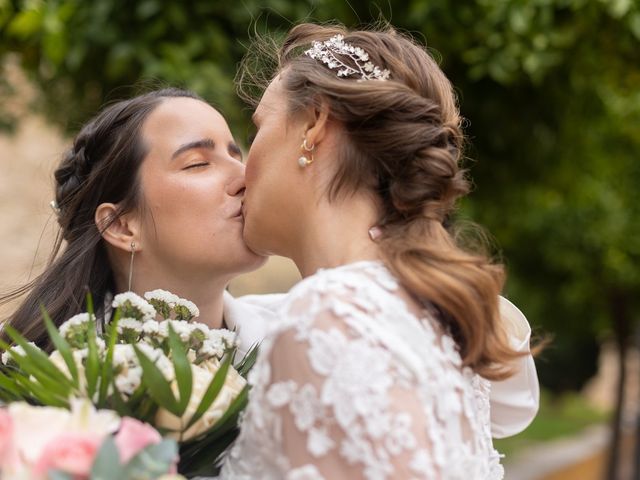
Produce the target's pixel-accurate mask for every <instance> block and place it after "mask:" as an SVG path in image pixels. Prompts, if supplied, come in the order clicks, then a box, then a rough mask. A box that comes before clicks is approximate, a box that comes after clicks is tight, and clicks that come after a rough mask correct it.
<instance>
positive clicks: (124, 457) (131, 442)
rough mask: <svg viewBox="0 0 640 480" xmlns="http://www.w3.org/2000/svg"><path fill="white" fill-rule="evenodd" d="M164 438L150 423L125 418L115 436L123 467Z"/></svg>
mask: <svg viewBox="0 0 640 480" xmlns="http://www.w3.org/2000/svg"><path fill="white" fill-rule="evenodd" d="M161 441H162V437H161V436H160V434H159V433H158V431H157V430H156V429H155V428H153V427H152V426H151V425H149V424H148V423H143V422H140V421H138V420H136V419H135V418H130V417H124V418H123V419H122V421H121V423H120V430H119V431H118V433H117V434H116V436H115V442H116V446H117V447H118V452H119V453H120V461H121V462H122V464H123V465H126V464H127V463H129V460H131V459H132V458H133V457H135V456H136V455H137V454H138V452H140V451H141V450H142V449H144V448H145V447H147V446H149V445H153V444H156V443H160V442H161Z"/></svg>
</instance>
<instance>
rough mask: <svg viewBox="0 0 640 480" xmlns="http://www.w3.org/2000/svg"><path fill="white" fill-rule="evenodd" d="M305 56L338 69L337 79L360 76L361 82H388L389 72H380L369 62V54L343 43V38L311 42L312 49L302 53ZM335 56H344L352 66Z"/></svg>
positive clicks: (339, 36) (334, 37)
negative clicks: (350, 61)
mask: <svg viewBox="0 0 640 480" xmlns="http://www.w3.org/2000/svg"><path fill="white" fill-rule="evenodd" d="M304 54H305V55H307V56H309V57H311V58H313V59H314V60H319V61H321V62H322V63H324V64H325V65H327V67H329V68H330V69H331V70H335V69H338V76H339V77H348V76H350V75H360V78H359V79H358V81H362V80H388V79H389V75H390V74H391V72H389V70H387V69H384V70H382V69H381V68H380V67H378V66H377V65H374V64H373V63H371V62H370V61H369V54H368V53H367V52H365V51H364V50H363V49H362V48H360V47H354V46H353V45H351V44H349V43H346V42H345V41H344V36H342V35H335V36H333V37H331V38H330V39H329V40H326V41H324V42H313V43H312V47H311V48H310V49H309V50H307V51H305V52H304ZM337 55H345V56H347V57H349V58H350V59H351V60H352V61H353V65H347V64H346V63H344V62H343V61H342V60H340V59H339V58H338V57H337Z"/></svg>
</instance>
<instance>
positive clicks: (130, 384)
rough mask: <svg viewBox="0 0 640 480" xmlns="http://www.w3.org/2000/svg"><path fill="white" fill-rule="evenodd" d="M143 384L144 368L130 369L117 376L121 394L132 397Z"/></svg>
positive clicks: (117, 384)
mask: <svg viewBox="0 0 640 480" xmlns="http://www.w3.org/2000/svg"><path fill="white" fill-rule="evenodd" d="M141 382H142V367H129V368H128V369H127V370H126V371H123V372H121V373H119V374H118V375H116V377H115V383H116V388H117V389H118V391H119V392H120V393H124V394H126V395H132V394H133V392H135V391H136V389H137V388H138V387H139V386H140V383H141Z"/></svg>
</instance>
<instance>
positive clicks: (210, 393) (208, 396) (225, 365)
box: [185, 349, 235, 430]
mask: <svg viewBox="0 0 640 480" xmlns="http://www.w3.org/2000/svg"><path fill="white" fill-rule="evenodd" d="M234 353H235V349H233V350H231V351H229V352H227V355H225V357H224V359H223V360H222V362H221V363H220V368H218V371H217V372H216V374H215V375H214V376H213V378H212V379H211V382H210V383H209V386H208V387H207V390H206V391H205V393H204V395H203V396H202V400H200V405H198V408H197V409H196V411H195V412H194V414H193V416H192V417H191V419H190V420H189V423H188V424H187V427H186V428H185V430H188V429H189V427H191V426H192V425H193V424H194V423H196V422H197V421H198V420H200V419H201V418H202V416H203V415H204V414H205V413H206V412H207V410H208V409H209V407H211V405H212V404H213V402H214V401H215V399H216V398H217V397H218V394H219V393H220V390H222V387H223V386H224V381H225V380H226V378H227V371H228V370H229V366H230V365H231V360H232V359H233V355H234Z"/></svg>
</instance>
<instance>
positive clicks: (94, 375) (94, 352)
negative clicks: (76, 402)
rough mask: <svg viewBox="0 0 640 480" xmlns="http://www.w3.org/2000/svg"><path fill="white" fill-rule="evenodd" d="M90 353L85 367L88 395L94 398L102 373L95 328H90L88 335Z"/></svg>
mask: <svg viewBox="0 0 640 480" xmlns="http://www.w3.org/2000/svg"><path fill="white" fill-rule="evenodd" d="M87 346H88V355H87V361H86V364H85V367H84V373H85V377H86V379H87V395H88V396H89V398H90V399H92V400H93V396H94V394H95V393H96V387H97V385H98V375H99V374H100V358H99V355H98V345H97V344H96V332H95V328H90V329H89V335H88V337H87Z"/></svg>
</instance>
